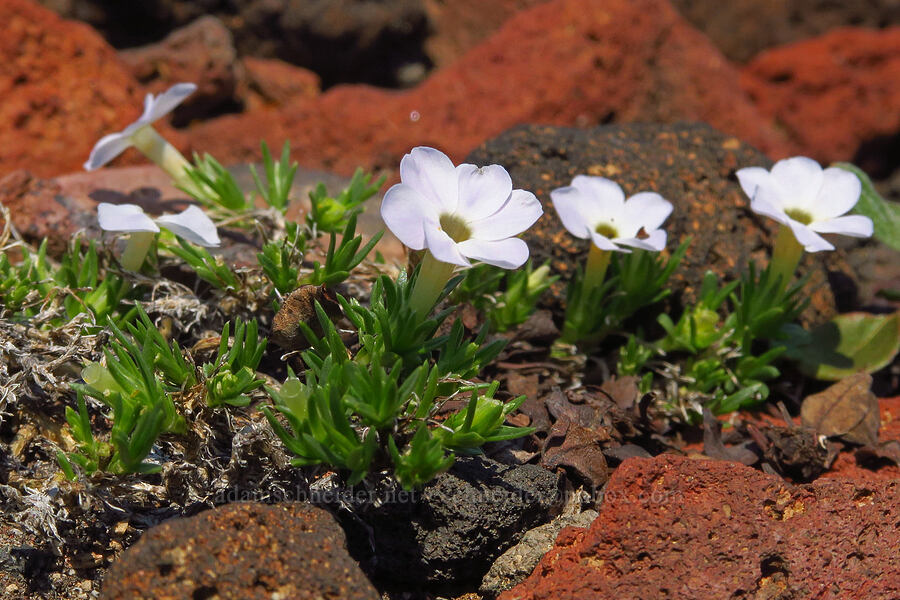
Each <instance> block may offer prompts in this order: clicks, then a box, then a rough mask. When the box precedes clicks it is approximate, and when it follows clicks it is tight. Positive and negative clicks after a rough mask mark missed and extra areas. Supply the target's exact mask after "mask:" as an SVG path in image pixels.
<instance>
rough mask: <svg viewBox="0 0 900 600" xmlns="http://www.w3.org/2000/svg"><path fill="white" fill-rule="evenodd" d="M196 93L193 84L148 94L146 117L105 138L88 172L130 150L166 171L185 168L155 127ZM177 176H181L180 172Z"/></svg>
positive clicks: (95, 151)
mask: <svg viewBox="0 0 900 600" xmlns="http://www.w3.org/2000/svg"><path fill="white" fill-rule="evenodd" d="M196 89H197V86H196V85H195V84H193V83H176V84H175V85H173V86H172V87H170V88H169V89H168V90H166V91H165V92H164V93H162V94H160V95H159V96H154V95H153V94H147V96H146V97H145V98H144V114H142V115H141V116H140V117H139V118H138V120H137V121H135V122H134V123H132V124H131V125H129V126H128V127H126V128H125V129H123V130H122V131H120V132H118V133H110V134H109V135H105V136H103V137H102V138H101V139H100V141H98V142H97V143H96V144H95V145H94V149H93V150H91V156H90V157H89V158H88V160H87V162H85V163H84V168H85V170H87V171H93V170H94V169H98V168H100V167H102V166H103V165H105V164H106V163H108V162H109V161H111V160H112V159H114V158H115V157H117V156H118V155H120V154H121V153H122V152H124V151H125V150H126V149H127V148H129V147H131V146H135V147H137V148H138V149H139V150H140V151H141V152H143V153H144V154H146V155H147V156H148V158H150V159H151V160H153V161H154V162H155V163H157V164H159V165H160V166H162V167H163V168H164V169H166V170H169V169H168V168H167V165H169V164H171V166H173V167H174V166H177V167H182V164H181V163H183V162H184V158H183V157H182V156H181V154H180V153H179V152H178V151H177V150H175V148H174V147H172V146H171V144H169V143H168V142H166V141H165V140H164V139H163V138H162V137H160V136H159V134H158V133H156V131H155V130H154V129H153V127H152V124H153V123H154V122H155V121H157V120H159V119H161V118H162V117H164V116H165V115H167V114H169V113H170V112H172V110H174V109H175V107H176V106H178V105H179V104H181V103H182V102H183V101H184V99H185V98H187V97H188V96H190V95H191V94H193V93H194V91H196ZM173 153H174V154H173ZM176 155H177V156H176ZM176 173H177V174H180V171H177V172H176Z"/></svg>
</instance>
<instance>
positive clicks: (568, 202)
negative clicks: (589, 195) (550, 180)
mask: <svg viewBox="0 0 900 600" xmlns="http://www.w3.org/2000/svg"><path fill="white" fill-rule="evenodd" d="M550 200H552V201H553V208H554V209H555V210H556V214H557V215H558V216H559V220H560V221H562V224H563V227H565V228H566V231H568V232H569V233H571V234H572V235H574V236H575V237H577V238H581V239H587V238H589V237H590V236H591V226H590V224H589V223H588V222H587V219H586V218H585V216H584V215H583V214H582V208H583V206H584V205H585V204H586V203H587V200H586V199H585V198H584V195H583V194H582V193H581V191H579V190H578V189H576V188H574V187H572V186H566V187H561V188H556V189H555V190H553V191H551V192H550Z"/></svg>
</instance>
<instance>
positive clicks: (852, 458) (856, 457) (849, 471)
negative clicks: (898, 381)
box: [822, 396, 900, 481]
mask: <svg viewBox="0 0 900 600" xmlns="http://www.w3.org/2000/svg"><path fill="white" fill-rule="evenodd" d="M878 407H879V409H880V411H879V412H880V414H881V429H879V430H878V442H879V444H900V396H897V397H895V398H879V399H878ZM847 450H848V451H846V452H841V453H840V454H838V455H837V458H835V460H834V464H832V465H831V468H830V469H829V470H828V471H827V472H826V473H825V474H824V475H822V477H832V478H847V479H853V480H855V481H866V480H892V479H893V480H895V481H897V480H900V465H897V464H896V463H894V462H891V461H890V460H876V461H868V462H866V461H863V460H861V457H863V456H865V455H864V454H860V453H859V452H856V451H854V450H855V449H854V448H848V449H847Z"/></svg>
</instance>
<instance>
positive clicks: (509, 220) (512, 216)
mask: <svg viewBox="0 0 900 600" xmlns="http://www.w3.org/2000/svg"><path fill="white" fill-rule="evenodd" d="M543 214H544V209H543V208H541V201H540V200H538V199H537V197H535V195H534V194H532V193H531V192H526V191H525V190H513V191H512V194H510V196H509V200H507V201H506V204H504V205H503V207H502V208H501V209H500V210H498V211H497V212H496V213H494V214H492V215H491V216H489V217H487V218H484V219H481V220H480V221H470V222H469V229H470V230H471V232H472V238H474V239H478V240H488V241H493V240H502V239H504V238H508V237H512V236H514V235H519V234H520V233H522V232H523V231H525V230H526V229H528V228H529V227H531V226H532V225H534V223H535V221H537V220H538V219H540V218H541V215H543Z"/></svg>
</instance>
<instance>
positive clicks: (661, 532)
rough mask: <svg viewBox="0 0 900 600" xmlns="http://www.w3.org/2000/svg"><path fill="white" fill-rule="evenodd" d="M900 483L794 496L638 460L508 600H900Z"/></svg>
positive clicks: (826, 488) (728, 472) (751, 479)
mask: <svg viewBox="0 0 900 600" xmlns="http://www.w3.org/2000/svg"><path fill="white" fill-rule="evenodd" d="M898 521H900V482H898V481H896V480H893V481H885V482H866V483H865V484H861V483H857V482H854V481H849V480H831V479H829V480H820V481H816V482H815V483H813V484H811V485H804V486H794V485H790V484H787V483H785V482H784V481H783V480H781V479H780V478H778V477H775V476H770V475H765V474H763V473H761V472H759V471H756V470H754V469H751V468H749V467H744V466H742V465H739V464H736V463H729V462H722V461H713V460H693V459H688V458H683V457H676V456H659V457H656V458H652V459H641V458H635V459H629V460H626V461H625V462H624V463H622V465H621V466H620V467H619V468H618V470H616V472H615V473H614V475H613V476H612V478H611V479H610V481H609V484H608V486H607V488H606V492H605V499H604V502H603V505H602V507H601V508H600V516H599V517H598V518H597V519H596V520H595V521H594V522H593V524H592V525H591V527H590V528H589V529H587V530H584V529H571V528H570V529H564V530H563V531H562V532H561V533H560V535H559V537H558V538H557V540H556V547H555V548H554V549H553V550H551V551H550V552H549V553H548V554H547V555H545V556H544V558H543V559H542V560H541V562H540V564H539V565H538V566H537V568H536V569H535V570H534V572H533V573H532V574H531V576H530V577H529V578H528V579H527V580H526V581H525V582H523V583H522V584H520V585H519V586H517V587H515V588H513V589H512V590H510V591H508V592H506V593H504V594H503V595H502V596H500V599H501V600H537V599H547V600H549V599H553V600H570V599H583V598H597V599H601V598H616V599H619V598H621V599H630V598H693V599H700V598H702V599H707V598H708V599H718V598H860V599H862V598H897V597H900V556H898V554H897V551H896V549H897V548H898V547H900V529H898V528H897V527H896V526H895V525H896V523H897V522H898Z"/></svg>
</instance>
